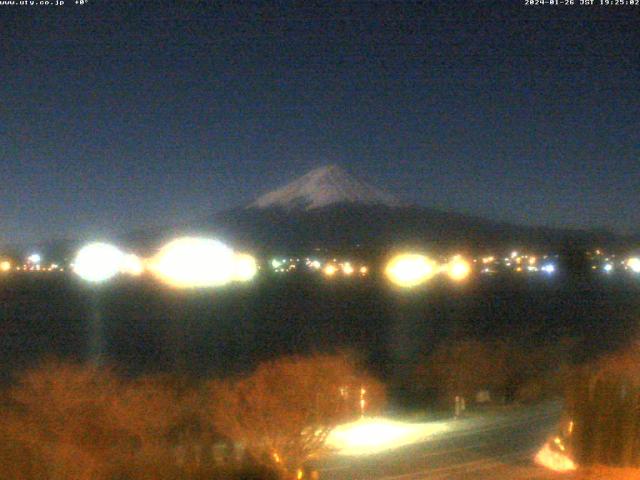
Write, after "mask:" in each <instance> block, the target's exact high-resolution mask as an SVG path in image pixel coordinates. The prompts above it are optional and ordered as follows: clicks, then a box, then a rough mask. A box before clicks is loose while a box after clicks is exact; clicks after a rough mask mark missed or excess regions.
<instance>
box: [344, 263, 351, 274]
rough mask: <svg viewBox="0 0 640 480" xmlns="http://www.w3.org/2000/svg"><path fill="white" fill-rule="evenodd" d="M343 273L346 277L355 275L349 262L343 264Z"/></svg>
mask: <svg viewBox="0 0 640 480" xmlns="http://www.w3.org/2000/svg"><path fill="white" fill-rule="evenodd" d="M342 273H344V274H345V275H351V274H352V273H353V267H352V266H351V264H350V263H349V262H345V263H343V264H342Z"/></svg>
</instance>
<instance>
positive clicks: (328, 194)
mask: <svg viewBox="0 0 640 480" xmlns="http://www.w3.org/2000/svg"><path fill="white" fill-rule="evenodd" d="M336 203H357V204H366V205H386V206H390V207H397V206H400V205H401V204H402V203H401V202H400V201H399V200H398V199H397V198H395V197H394V196H393V195H391V194H389V193H386V192H384V191H382V190H380V189H377V188H375V187H373V186H371V185H369V184H367V183H365V182H363V181H361V180H358V179H357V178H355V177H353V176H352V175H350V174H348V173H347V172H345V171H344V170H343V169H342V168H340V167H339V166H337V165H327V166H324V167H320V168H316V169H315V170H311V171H310V172H309V173H307V174H306V175H303V176H302V177H300V178H298V179H297V180H294V181H293V182H291V183H289V184H288V185H285V186H284V187H282V188H280V189H278V190H274V191H272V192H269V193H267V194H265V195H263V196H261V197H260V198H258V199H257V200H256V201H255V202H253V203H252V204H251V205H249V207H250V208H269V207H280V208H284V209H287V210H290V209H294V208H304V209H306V210H311V209H314V208H320V207H325V206H327V205H332V204H336Z"/></svg>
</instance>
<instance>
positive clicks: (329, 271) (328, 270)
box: [322, 263, 338, 277]
mask: <svg viewBox="0 0 640 480" xmlns="http://www.w3.org/2000/svg"><path fill="white" fill-rule="evenodd" d="M337 271H338V269H337V268H336V266H335V265H333V264H331V263H330V264H328V265H326V266H325V267H324V269H323V270H322V272H323V273H324V274H325V275H326V276H327V277H333V276H334V275H335V274H336V272H337Z"/></svg>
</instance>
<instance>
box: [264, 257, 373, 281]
mask: <svg viewBox="0 0 640 480" xmlns="http://www.w3.org/2000/svg"><path fill="white" fill-rule="evenodd" d="M298 261H299V259H297V258H295V259H294V258H289V259H288V260H287V259H286V258H274V259H273V260H271V267H272V268H273V270H274V272H276V273H287V272H292V271H295V270H297V263H298ZM305 265H306V267H307V268H308V269H309V270H312V271H321V272H322V273H324V275H325V276H327V277H333V276H335V275H337V274H342V275H345V276H351V275H354V274H359V275H361V276H366V275H367V274H368V273H369V268H368V267H367V266H366V265H354V264H352V263H351V262H349V261H345V262H339V261H338V260H337V259H336V258H334V259H333V260H331V261H328V262H326V263H324V265H323V263H322V262H321V261H320V260H317V259H311V258H306V259H305Z"/></svg>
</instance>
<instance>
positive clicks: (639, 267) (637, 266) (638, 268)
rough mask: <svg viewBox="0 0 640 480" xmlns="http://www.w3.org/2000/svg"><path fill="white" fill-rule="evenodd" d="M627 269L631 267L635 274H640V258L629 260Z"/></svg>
mask: <svg viewBox="0 0 640 480" xmlns="http://www.w3.org/2000/svg"><path fill="white" fill-rule="evenodd" d="M627 267H629V268H630V269H631V270H632V271H633V272H634V273H640V258H638V257H631V258H630V259H628V260H627Z"/></svg>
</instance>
